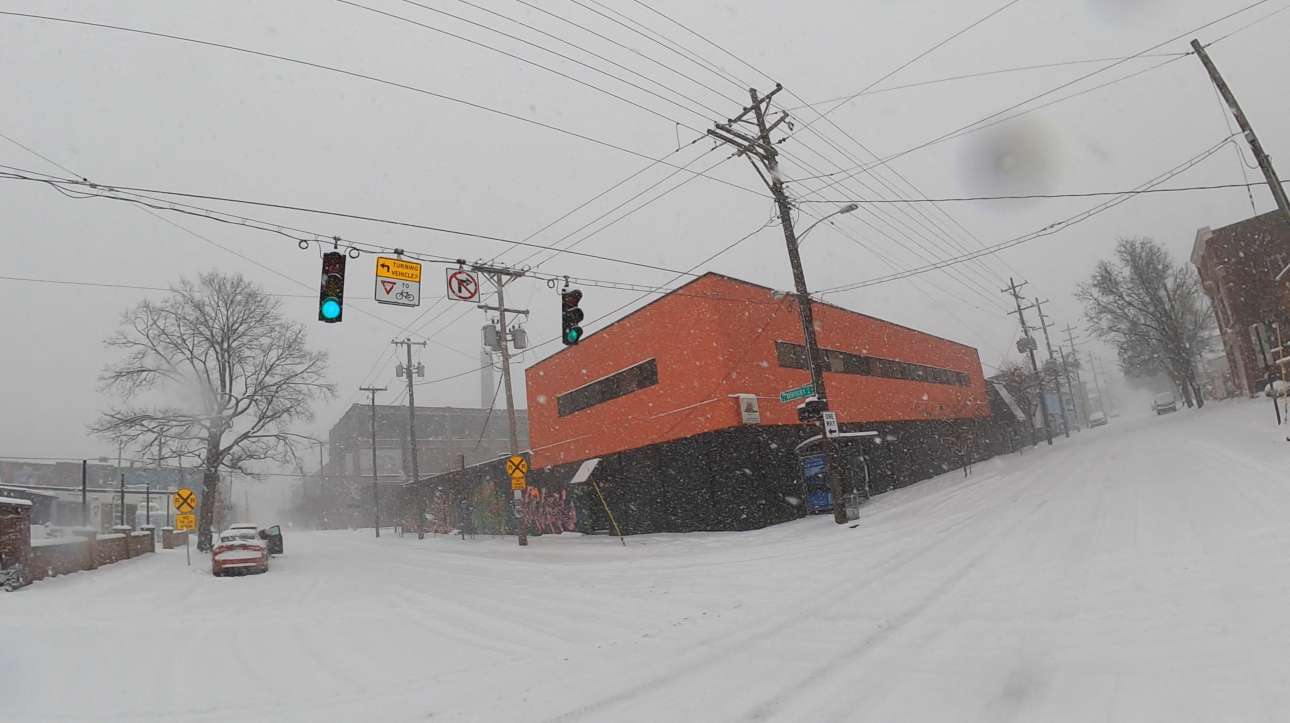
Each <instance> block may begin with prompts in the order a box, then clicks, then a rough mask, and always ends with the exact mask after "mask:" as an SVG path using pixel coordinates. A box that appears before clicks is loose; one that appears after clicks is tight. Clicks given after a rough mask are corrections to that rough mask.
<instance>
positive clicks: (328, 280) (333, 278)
mask: <svg viewBox="0 0 1290 723" xmlns="http://www.w3.org/2000/svg"><path fill="white" fill-rule="evenodd" d="M344 304H345V254H343V253H341V252H339V251H328V252H327V253H325V254H323V259H322V288H321V289H320V290H319V291H318V321H322V322H326V323H328V324H335V323H336V322H338V321H340V320H341V312H343V311H344Z"/></svg>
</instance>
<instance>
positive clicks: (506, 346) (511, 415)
mask: <svg viewBox="0 0 1290 723" xmlns="http://www.w3.org/2000/svg"><path fill="white" fill-rule="evenodd" d="M471 269H472V270H474V271H477V272H479V273H481V274H483V275H484V278H486V279H488V280H489V281H490V282H491V283H492V284H493V288H495V289H496V290H497V306H489V305H487V304H479V308H481V309H483V310H485V311H496V312H497V326H498V340H499V341H500V342H501V343H500V346H501V347H502V348H501V352H502V386H503V388H505V390H506V420H507V425H508V429H509V431H510V437H511V454H519V453H520V437H519V428H518V426H517V425H516V421H515V393H514V391H513V390H512V388H511V347H510V338H511V337H510V335H509V332H508V331H507V328H506V323H507V322H506V314H507V312H510V313H512V314H523V315H525V316H528V313H529V312H528V310H527V309H507V308H506V285H507V284H509V283H511V282H512V281H515V280H516V279H518V278H520V277H522V276H524V271H522V270H518V269H511V268H506V267H504V266H491V265H488V264H474V265H473V266H471ZM523 506H524V490H518V489H517V490H513V491H512V507H513V508H514V509H513V513H514V515H515V537H516V539H517V540H518V542H519V545H520V547H524V546H527V545H528V544H529V531H528V529H527V527H528V525H527V524H526V523H525V520H524V514H523V513H524V510H523Z"/></svg>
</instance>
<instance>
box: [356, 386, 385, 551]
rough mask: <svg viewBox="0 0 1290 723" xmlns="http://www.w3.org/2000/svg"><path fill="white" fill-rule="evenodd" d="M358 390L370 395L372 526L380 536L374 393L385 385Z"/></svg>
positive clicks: (380, 390)
mask: <svg viewBox="0 0 1290 723" xmlns="http://www.w3.org/2000/svg"><path fill="white" fill-rule="evenodd" d="M358 389H359V391H363V392H367V393H368V394H370V395H371V410H372V527H375V528H376V536H377V537H380V536H381V493H380V491H379V490H378V489H377V486H376V393H377V392H383V391H385V387H359V388H358Z"/></svg>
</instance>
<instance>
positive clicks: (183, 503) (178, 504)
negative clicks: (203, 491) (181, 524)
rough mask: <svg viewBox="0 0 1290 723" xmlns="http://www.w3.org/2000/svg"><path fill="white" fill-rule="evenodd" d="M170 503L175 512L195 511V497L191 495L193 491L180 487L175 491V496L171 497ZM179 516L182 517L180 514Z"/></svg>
mask: <svg viewBox="0 0 1290 723" xmlns="http://www.w3.org/2000/svg"><path fill="white" fill-rule="evenodd" d="M170 501H171V502H172V503H173V504H174V505H175V511H177V512H180V513H187V512H192V511H193V510H195V509H197V495H195V494H193V491H192V490H190V489H188V488H187V487H180V488H179V489H177V490H175V494H174V495H173V496H171V498H170ZM180 516H181V517H182V516H183V515H182V514H181V515H180ZM190 516H191V515H190Z"/></svg>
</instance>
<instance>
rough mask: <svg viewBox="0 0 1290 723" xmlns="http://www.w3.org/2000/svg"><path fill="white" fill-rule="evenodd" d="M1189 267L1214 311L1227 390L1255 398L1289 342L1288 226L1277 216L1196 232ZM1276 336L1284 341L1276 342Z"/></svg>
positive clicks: (1262, 217) (1289, 257)
mask: <svg viewBox="0 0 1290 723" xmlns="http://www.w3.org/2000/svg"><path fill="white" fill-rule="evenodd" d="M1191 262H1192V264H1194V265H1195V266H1196V270H1197V271H1198V272H1199V273H1200V280H1201V284H1202V286H1203V288H1204V290H1205V294H1206V295H1207V296H1208V297H1209V299H1210V302H1211V303H1212V304H1213V307H1214V318H1215V321H1216V322H1217V323H1218V328H1219V333H1220V334H1221V336H1222V341H1223V348H1224V351H1225V352H1226V356H1227V366H1228V368H1229V370H1230V374H1231V380H1232V386H1233V387H1234V388H1235V390H1236V391H1237V392H1238V393H1241V394H1247V395H1254V394H1256V393H1258V391H1259V390H1260V389H1261V388H1262V387H1263V385H1264V382H1265V380H1266V374H1267V370H1268V368H1269V367H1271V366H1273V365H1274V364H1275V363H1276V360H1277V358H1279V357H1280V356H1281V355H1280V354H1279V353H1277V352H1276V351H1275V348H1276V347H1277V346H1278V344H1279V343H1285V342H1286V341H1290V313H1288V312H1287V309H1288V308H1290V307H1287V301H1290V278H1288V277H1290V274H1285V275H1281V276H1280V278H1278V276H1279V275H1280V274H1281V272H1282V270H1283V269H1285V268H1286V266H1287V265H1288V264H1290V222H1287V220H1286V218H1285V216H1284V214H1282V213H1281V212H1280V211H1273V212H1270V213H1265V214H1262V215H1259V216H1255V217H1254V218H1249V219H1246V220H1244V221H1240V222H1238V223H1234V224H1232V225H1230V226H1224V227H1223V228H1219V229H1209V228H1202V229H1200V230H1199V231H1197V232H1196V242H1195V244H1194V246H1193V247H1192V254H1191ZM1278 332H1279V335H1280V336H1281V337H1283V340H1282V341H1281V342H1278Z"/></svg>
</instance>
